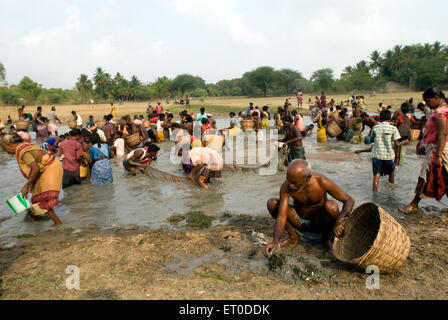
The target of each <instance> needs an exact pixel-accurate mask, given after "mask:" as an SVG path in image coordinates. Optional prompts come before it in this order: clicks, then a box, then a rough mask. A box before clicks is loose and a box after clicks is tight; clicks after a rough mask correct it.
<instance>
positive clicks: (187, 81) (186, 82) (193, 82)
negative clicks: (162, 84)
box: [171, 74, 206, 97]
mask: <svg viewBox="0 0 448 320" xmlns="http://www.w3.org/2000/svg"><path fill="white" fill-rule="evenodd" d="M205 87H206V86H205V81H204V80H203V79H202V78H200V77H195V76H192V75H190V74H180V75H178V76H177V77H176V78H174V80H173V82H172V83H171V88H172V89H173V90H178V91H180V93H181V95H182V97H183V96H184V94H185V91H187V90H189V91H193V90H194V89H196V88H204V89H205Z"/></svg>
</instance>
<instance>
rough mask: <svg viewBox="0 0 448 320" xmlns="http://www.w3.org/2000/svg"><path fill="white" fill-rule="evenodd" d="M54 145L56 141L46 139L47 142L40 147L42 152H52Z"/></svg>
mask: <svg viewBox="0 0 448 320" xmlns="http://www.w3.org/2000/svg"><path fill="white" fill-rule="evenodd" d="M55 143H56V139H55V138H51V139H48V140H47V141H44V142H42V144H41V145H40V147H41V148H42V149H44V150H47V151H52V150H53V147H54V144H55Z"/></svg>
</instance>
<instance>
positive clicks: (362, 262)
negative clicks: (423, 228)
mask: <svg viewBox="0 0 448 320" xmlns="http://www.w3.org/2000/svg"><path fill="white" fill-rule="evenodd" d="M410 247H411V241H410V240H409V237H408V236H407V234H406V231H405V230H404V229H403V227H402V226H401V225H400V224H399V223H398V222H397V221H396V220H395V219H394V218H392V217H391V216H390V215H389V214H388V213H387V212H386V211H384V210H383V209H382V208H381V207H380V206H379V205H377V204H376V203H372V202H369V203H365V204H363V205H361V206H360V207H358V208H357V209H355V210H354V211H353V212H352V213H351V214H350V215H349V216H348V218H347V220H346V222H345V235H344V237H343V238H342V239H338V238H336V239H335V242H334V244H333V254H334V256H335V257H336V258H337V259H338V260H340V261H342V262H345V263H349V264H352V265H354V266H356V267H358V268H360V269H363V270H365V269H366V268H367V267H368V266H370V265H375V266H377V267H378V268H379V269H380V271H381V272H383V273H393V272H395V271H398V270H399V269H400V268H401V266H402V265H403V264H404V262H405V261H406V259H407V257H408V254H409V250H410Z"/></svg>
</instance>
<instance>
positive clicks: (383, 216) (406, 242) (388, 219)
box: [333, 202, 411, 273]
mask: <svg viewBox="0 0 448 320" xmlns="http://www.w3.org/2000/svg"><path fill="white" fill-rule="evenodd" d="M372 206H373V207H376V208H377V209H378V216H379V219H380V225H379V230H378V232H377V234H376V236H375V240H374V241H373V243H372V245H371V246H370V248H369V249H368V250H367V251H366V252H365V253H364V254H363V255H362V256H361V257H357V258H355V259H352V260H348V259H344V258H343V257H340V256H339V254H338V251H339V250H333V255H334V256H335V257H336V258H337V259H338V260H340V261H342V262H344V263H348V264H352V265H355V266H357V267H360V268H364V267H366V266H367V264H369V263H370V262H369V259H372V258H373V259H375V260H377V259H378V256H377V255H375V251H377V249H378V248H379V247H381V245H380V243H381V241H382V240H384V239H380V237H379V236H380V235H381V236H383V237H384V235H385V232H386V230H387V229H388V227H389V225H390V224H391V223H392V224H395V225H398V226H399V227H400V230H401V231H402V232H403V233H404V236H405V238H402V239H401V241H400V243H401V249H403V251H400V254H398V255H397V256H398V257H399V260H397V263H395V264H392V265H391V264H388V263H386V264H384V265H381V263H380V265H381V266H380V265H378V266H380V270H381V271H382V272H386V273H390V272H395V271H397V270H398V269H399V268H401V266H402V265H403V264H404V262H405V261H406V258H407V257H408V255H409V252H410V247H411V240H410V238H409V237H408V235H407V233H406V230H405V229H404V228H403V227H402V226H401V224H400V223H398V221H397V220H395V218H394V217H392V216H391V215H390V214H389V213H388V212H387V211H386V210H384V209H383V208H382V207H381V206H380V205H379V204H377V203H375V202H367V203H364V204H362V205H361V206H359V207H358V208H356V209H355V210H354V211H353V213H355V215H353V213H352V214H351V215H350V216H356V212H361V210H366V207H372ZM350 216H349V218H350ZM347 221H348V219H347ZM396 235H397V237H398V234H396ZM388 240H390V239H388ZM341 241H342V240H340V239H338V238H336V239H335V242H334V244H333V249H334V248H338V247H339V248H340V243H341ZM377 253H378V252H377ZM397 253H398V251H397ZM372 254H374V255H373V256H372ZM387 257H389V256H387ZM400 260H401V261H400ZM376 263H378V261H377V262H376Z"/></svg>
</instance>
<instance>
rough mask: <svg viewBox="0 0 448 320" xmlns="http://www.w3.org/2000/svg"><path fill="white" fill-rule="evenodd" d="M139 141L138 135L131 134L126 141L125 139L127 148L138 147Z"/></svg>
mask: <svg viewBox="0 0 448 320" xmlns="http://www.w3.org/2000/svg"><path fill="white" fill-rule="evenodd" d="M140 142H142V141H141V139H140V134H139V133H134V134H131V135H130V136H129V137H128V138H127V139H126V143H127V144H128V146H129V147H131V148H132V147H135V146H138V145H139V144H140Z"/></svg>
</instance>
